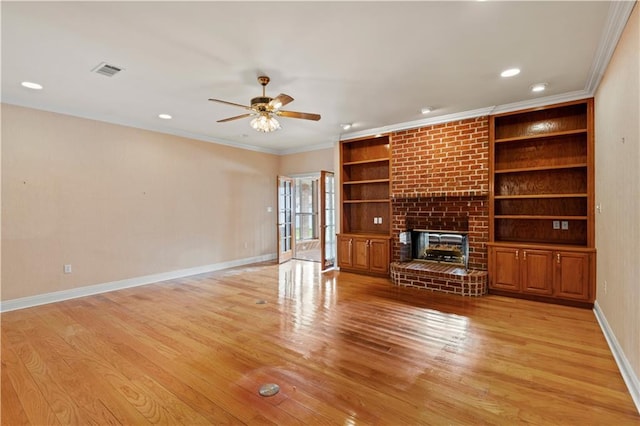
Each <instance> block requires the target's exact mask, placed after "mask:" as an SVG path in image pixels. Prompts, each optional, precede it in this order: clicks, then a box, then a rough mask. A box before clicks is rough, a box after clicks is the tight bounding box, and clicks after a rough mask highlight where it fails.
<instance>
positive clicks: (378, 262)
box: [369, 239, 389, 274]
mask: <svg viewBox="0 0 640 426" xmlns="http://www.w3.org/2000/svg"><path fill="white" fill-rule="evenodd" d="M369 270H370V271H371V272H376V273H382V274H386V273H388V272H389V240H383V239H380V240H375V239H372V240H369Z"/></svg>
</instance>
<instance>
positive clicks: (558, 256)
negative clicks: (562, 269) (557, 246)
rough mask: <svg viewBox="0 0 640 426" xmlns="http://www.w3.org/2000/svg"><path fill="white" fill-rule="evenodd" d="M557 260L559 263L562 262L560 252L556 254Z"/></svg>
mask: <svg viewBox="0 0 640 426" xmlns="http://www.w3.org/2000/svg"><path fill="white" fill-rule="evenodd" d="M556 260H557V262H558V265H559V264H560V253H558V254H556Z"/></svg>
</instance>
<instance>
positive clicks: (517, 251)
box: [516, 250, 520, 260]
mask: <svg viewBox="0 0 640 426" xmlns="http://www.w3.org/2000/svg"><path fill="white" fill-rule="evenodd" d="M519 252H520V250H516V260H518V253H519Z"/></svg>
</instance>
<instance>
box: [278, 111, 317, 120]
mask: <svg viewBox="0 0 640 426" xmlns="http://www.w3.org/2000/svg"><path fill="white" fill-rule="evenodd" d="M275 113H276V115H279V116H281V117H289V118H302V119H304V120H313V121H318V120H320V114H312V113H308V112H296V111H282V110H280V111H276V112H275Z"/></svg>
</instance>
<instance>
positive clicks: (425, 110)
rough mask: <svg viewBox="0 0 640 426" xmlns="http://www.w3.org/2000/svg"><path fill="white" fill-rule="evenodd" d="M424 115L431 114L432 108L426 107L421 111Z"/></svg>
mask: <svg viewBox="0 0 640 426" xmlns="http://www.w3.org/2000/svg"><path fill="white" fill-rule="evenodd" d="M420 112H421V113H423V114H429V113H430V112H431V107H424V108H422V109H421V110H420Z"/></svg>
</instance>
